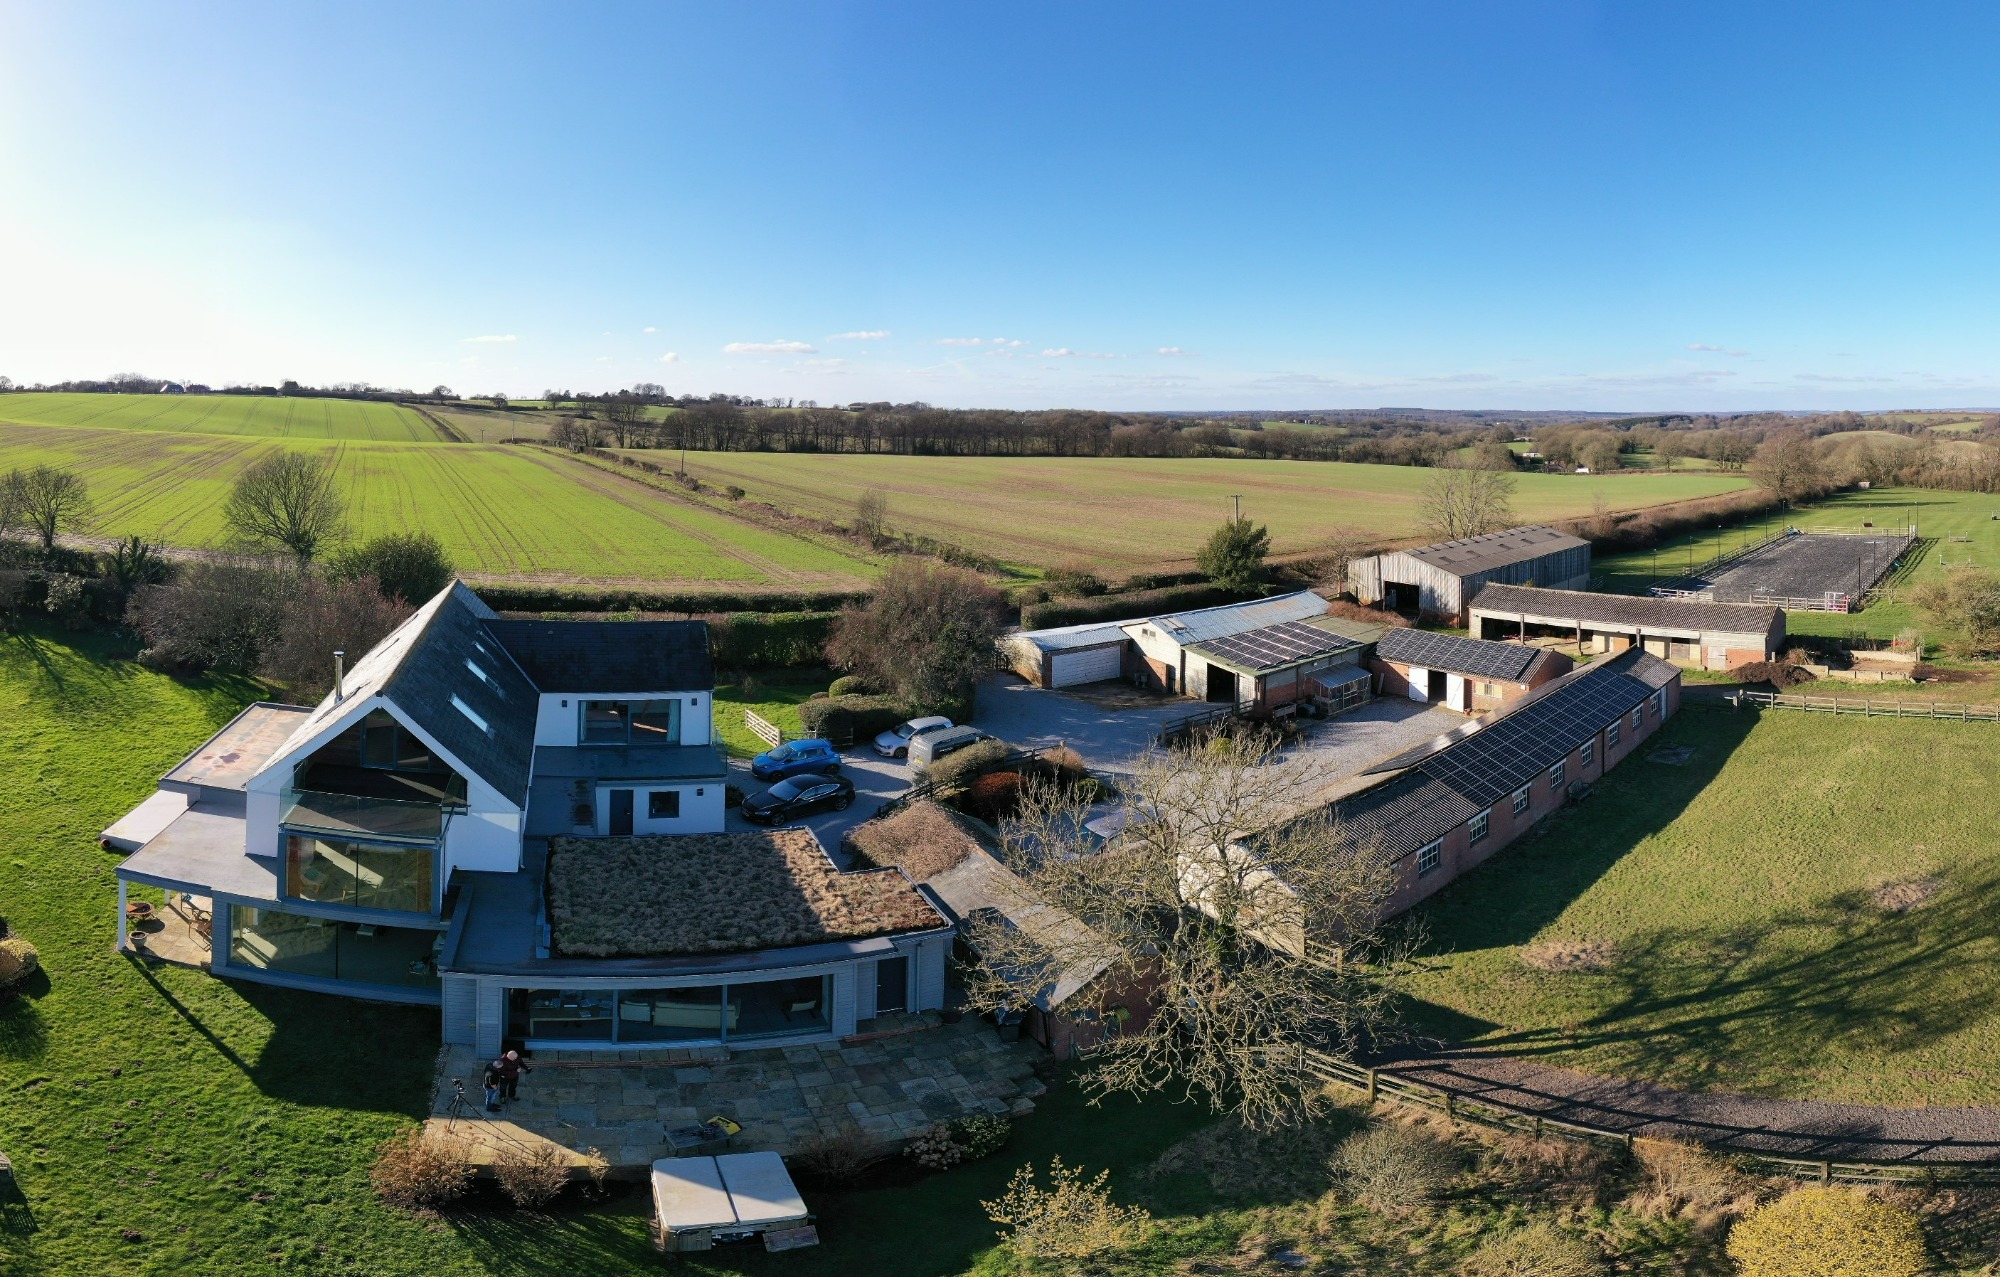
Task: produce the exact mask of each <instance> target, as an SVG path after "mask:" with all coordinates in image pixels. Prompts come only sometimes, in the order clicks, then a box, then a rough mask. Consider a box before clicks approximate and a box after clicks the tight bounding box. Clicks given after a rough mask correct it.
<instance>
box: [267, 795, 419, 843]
mask: <svg viewBox="0 0 2000 1277" xmlns="http://www.w3.org/2000/svg"><path fill="white" fill-rule="evenodd" d="M449 811H450V808H448V807H446V806H445V805H444V804H441V803H426V802H413V801H411V800H409V799H405V798H372V797H366V796H363V795H360V794H334V793H327V792H325V791H323V790H317V789H287V790H285V791H284V793H283V794H282V795H281V796H280V807H279V812H280V814H279V817H278V820H279V823H280V824H282V825H283V826H284V827H285V828H287V829H293V830H299V831H301V832H306V833H315V834H326V835H331V836H333V837H336V838H390V839H395V840H396V841H398V842H426V843H434V842H436V841H437V840H438V839H439V838H441V837H443V835H444V826H445V820H446V818H447V816H448V814H449Z"/></svg>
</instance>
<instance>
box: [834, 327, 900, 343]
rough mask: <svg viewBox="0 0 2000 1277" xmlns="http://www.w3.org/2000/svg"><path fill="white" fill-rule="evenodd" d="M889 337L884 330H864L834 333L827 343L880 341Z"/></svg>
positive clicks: (886, 330)
mask: <svg viewBox="0 0 2000 1277" xmlns="http://www.w3.org/2000/svg"><path fill="white" fill-rule="evenodd" d="M888 335H889V330H888V329H886V328H864V329H861V330H860V331H858V332H851V333H835V334H834V335H833V336H831V337H829V338H827V340H828V341H881V340H882V339H883V338H884V337H887V336H888Z"/></svg>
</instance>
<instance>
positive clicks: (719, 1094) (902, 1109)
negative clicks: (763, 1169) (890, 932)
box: [429, 1014, 1045, 1173]
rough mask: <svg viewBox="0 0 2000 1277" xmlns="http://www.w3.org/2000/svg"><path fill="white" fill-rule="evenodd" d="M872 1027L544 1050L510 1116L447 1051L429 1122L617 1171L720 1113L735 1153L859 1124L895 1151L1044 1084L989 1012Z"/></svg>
mask: <svg viewBox="0 0 2000 1277" xmlns="http://www.w3.org/2000/svg"><path fill="white" fill-rule="evenodd" d="M875 1024H876V1027H877V1031H876V1032H873V1033H866V1034H858V1035H856V1036H855V1037H852V1038H849V1039H847V1040H845V1041H842V1042H827V1043H821V1044H816V1045H812V1046H796V1047H782V1048H774V1049H767V1050H742V1051H728V1052H725V1051H722V1050H720V1049H713V1050H710V1051H708V1052H705V1053H704V1052H696V1051H677V1052H670V1053H662V1052H657V1051H656V1052H618V1053H616V1055H615V1056H609V1057H607V1055H606V1054H605V1053H591V1052H581V1051H576V1052H553V1053H551V1052H542V1053H539V1054H537V1055H536V1056H535V1058H534V1059H533V1060H531V1061H530V1063H531V1064H532V1065H533V1066H534V1072H533V1073H531V1074H529V1075H528V1076H527V1077H525V1078H523V1079H522V1081H521V1097H520V1099H518V1100H516V1101H515V1102H514V1103H512V1104H509V1105H507V1111H506V1112H505V1113H500V1114H489V1113H487V1112H485V1111H484V1109H483V1107H482V1106H481V1104H480V1096H481V1092H480V1090H479V1087H478V1082H479V1075H480V1071H481V1069H482V1068H483V1067H484V1064H485V1062H484V1061H483V1060H481V1059H480V1058H479V1057H477V1056H475V1055H474V1054H473V1053H472V1052H471V1050H470V1049H469V1048H465V1047H447V1048H445V1050H444V1051H443V1052H442V1053H441V1054H440V1056H439V1060H438V1063H439V1073H438V1084H437V1090H436V1091H435V1093H434V1094H433V1096H432V1109H431V1112H432V1117H431V1118H430V1119H429V1124H430V1126H431V1127H432V1128H433V1129H437V1130H447V1129H448V1130H449V1133H450V1134H451V1135H453V1136H454V1137H456V1138H458V1139H461V1140H464V1141H465V1142H466V1143H467V1145H468V1146H469V1147H468V1149H467V1153H468V1156H469V1158H470V1160H471V1161H472V1162H473V1163H475V1164H478V1165H487V1164H490V1163H491V1161H492V1160H493V1157H494V1154H495V1153H497V1152H498V1151H499V1150H500V1149H502V1148H503V1147H505V1146H508V1145H514V1146H527V1145H533V1144H536V1143H540V1142H549V1143H553V1144H556V1145H559V1146H560V1147H562V1148H564V1149H566V1150H569V1151H570V1152H571V1153H573V1154H581V1153H582V1151H583V1150H585V1149H588V1148H596V1149H598V1150H600V1152H601V1153H602V1154H603V1155H604V1156H605V1157H606V1158H607V1159H608V1160H609V1161H610V1162H611V1165H612V1167H613V1169H614V1170H615V1171H623V1172H628V1173H629V1172H631V1171H634V1170H638V1169H642V1168H644V1167H647V1166H650V1165H651V1164H652V1162H653V1160H654V1159H655V1158H661V1157H671V1156H673V1150H672V1149H671V1148H670V1147H669V1146H668V1144H667V1140H666V1131H667V1129H668V1128H670V1127H682V1126H692V1125H694V1124H696V1123H699V1122H702V1121H704V1120H706V1119H707V1118H709V1117H713V1116H717V1115H720V1116H723V1117H728V1118H731V1119H733V1120H735V1121H737V1122H739V1123H741V1124H742V1126H743V1131H742V1133H741V1134H739V1135H737V1136H736V1137H735V1139H734V1140H733V1141H731V1142H730V1144H729V1146H728V1149H727V1150H726V1151H733V1152H747V1151H752V1150H761V1149H769V1150H772V1151H774V1152H778V1153H790V1152H792V1151H793V1150H794V1149H796V1148H797V1147H798V1146H799V1144H800V1143H801V1142H802V1141H804V1140H806V1139H808V1138H810V1137H812V1136H815V1135H818V1134H820V1133H829V1134H830V1133H833V1132H836V1131H839V1130H842V1129H844V1128H846V1127H849V1126H852V1127H857V1128H859V1129H860V1130H861V1131H862V1133H863V1134H864V1135H866V1136H867V1137H868V1138H869V1140H870V1142H871V1143H872V1144H874V1145H876V1146H877V1147H879V1148H881V1149H883V1150H885V1151H886V1150H893V1149H896V1148H900V1147H901V1146H902V1144H903V1143H904V1142H905V1141H906V1140H908V1139H909V1137H910V1136H912V1135H914V1134H916V1133H917V1132H918V1131H921V1130H923V1129H924V1128H925V1127H927V1126H930V1125H932V1124H934V1123H937V1122H940V1121H949V1120H951V1119H953V1118H958V1117H964V1116H967V1115H970V1114H974V1113H993V1114H999V1115H1012V1116H1016V1117H1018V1116H1021V1115H1023V1114H1026V1113H1028V1112H1029V1111H1030V1110H1032V1109H1033V1108H1034V1099H1035V1097H1036V1096H1039V1095H1040V1094H1042V1092H1043V1090H1044V1089H1045V1088H1044V1087H1043V1086H1042V1084H1041V1082H1040V1081H1038V1080H1037V1079H1036V1078H1035V1077H1034V1067H1035V1063H1036V1061H1037V1060H1038V1059H1040V1058H1045V1057H1044V1056H1043V1053H1042V1051H1041V1049H1040V1048H1039V1047H1037V1046H1035V1045H1034V1044H1032V1043H1027V1042H1014V1043H1008V1042H1002V1041H1001V1040H1000V1039H999V1036H998V1035H997V1034H996V1033H995V1032H994V1030H993V1028H992V1026H990V1025H988V1024H985V1023H984V1022H982V1021H980V1020H977V1019H973V1018H970V1017H968V1018H967V1019H965V1020H962V1021H960V1022H959V1023H957V1024H945V1023H942V1022H941V1021H940V1020H939V1019H938V1017H937V1016H936V1015H934V1014H932V1015H920V1016H884V1017H883V1018H882V1019H881V1020H879V1021H876V1022H875ZM451 1078H461V1079H463V1080H464V1081H465V1084H466V1088H465V1089H466V1097H467V1099H468V1100H469V1101H470V1102H471V1104H472V1110H473V1112H472V1116H471V1117H470V1118H469V1119H459V1120H456V1121H453V1120H451V1119H450V1118H449V1116H448V1114H447V1106H448V1105H449V1103H450V1100H451V1097H452V1091H451V1084H450V1079H451ZM709 1151H718V1150H715V1149H711V1150H709ZM573 1160H580V1158H579V1159H573Z"/></svg>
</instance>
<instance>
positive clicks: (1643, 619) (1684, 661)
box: [1470, 585, 1785, 670]
mask: <svg viewBox="0 0 2000 1277" xmlns="http://www.w3.org/2000/svg"><path fill="white" fill-rule="evenodd" d="M1470 626H1471V630H1472V633H1473V635H1474V636H1475V637H1477V638H1486V639H1502V638H1528V637H1532V636H1535V635H1551V636H1556V637H1567V638H1572V639H1574V640H1575V641H1576V642H1577V643H1578V644H1579V645H1580V647H1581V649H1582V650H1583V651H1584V652H1586V653H1601V652H1620V651H1623V650H1625V649H1626V648H1629V647H1643V648H1644V649H1645V650H1646V651H1648V652H1650V653H1652V654H1653V655H1654V656H1657V657H1660V658H1661V659H1662V660H1667V661H1672V662H1673V663H1674V664H1676V665H1682V666H1686V667H1689V668H1691V669H1704V670H1728V669H1734V668H1735V667H1736V666H1738V665H1747V664H1749V663H1751V662H1753V661H1768V660H1772V659H1774V658H1775V657H1776V656H1777V654H1778V653H1779V652H1780V651H1782V650H1783V649H1784V646H1785V613H1784V609H1782V608H1778V607H1774V606H1772V605H1770V604H1767V603H1704V602H1699V601H1696V600H1692V599H1660V598H1649V597H1645V596H1642V595H1634V594H1593V593H1587V592H1585V591H1582V590H1542V589H1531V588H1528V587H1525V586H1518V585H1489V586H1487V587H1486V588H1485V589H1483V590H1481V591H1480V592H1479V595H1478V597H1477V598H1476V599H1474V600H1473V603H1472V607H1471V609H1470Z"/></svg>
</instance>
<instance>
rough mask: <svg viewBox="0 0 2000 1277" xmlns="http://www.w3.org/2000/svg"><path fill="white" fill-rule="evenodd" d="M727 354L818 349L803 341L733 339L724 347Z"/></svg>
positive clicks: (798, 352) (800, 352) (813, 351)
mask: <svg viewBox="0 0 2000 1277" xmlns="http://www.w3.org/2000/svg"><path fill="white" fill-rule="evenodd" d="M722 353H723V354H725V355H811V354H817V353H818V352H817V350H816V349H815V348H814V347H812V346H810V345H808V344H806V343H805V342H802V341H732V342H730V343H729V344H728V345H727V346H724V347H723V348H722Z"/></svg>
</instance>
